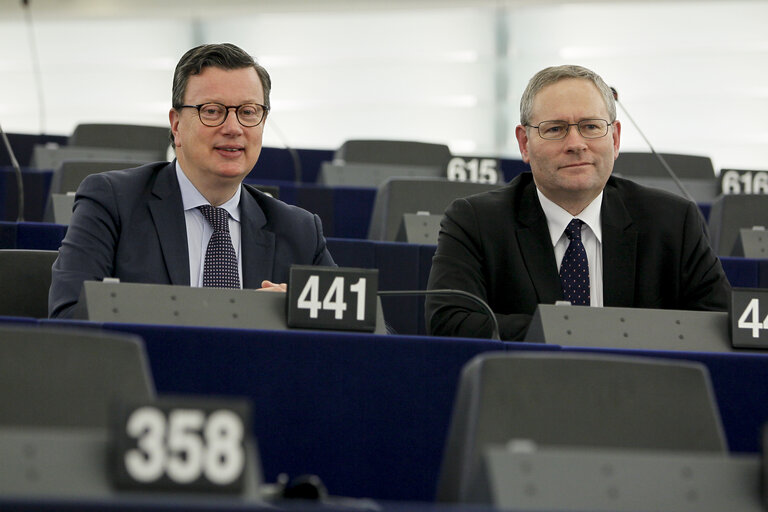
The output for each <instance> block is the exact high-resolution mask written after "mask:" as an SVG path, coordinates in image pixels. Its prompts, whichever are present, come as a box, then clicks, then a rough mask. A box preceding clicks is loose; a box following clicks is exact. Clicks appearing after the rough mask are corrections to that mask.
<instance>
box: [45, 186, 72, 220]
mask: <svg viewBox="0 0 768 512" xmlns="http://www.w3.org/2000/svg"><path fill="white" fill-rule="evenodd" d="M74 206H75V193H74V192H67V193H66V194H55V193H51V196H50V198H49V199H48V207H47V208H46V209H45V216H44V217H43V219H44V220H45V222H53V223H54V224H62V225H64V226H68V225H69V221H70V220H72V208H73V207H74Z"/></svg>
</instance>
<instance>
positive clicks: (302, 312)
mask: <svg viewBox="0 0 768 512" xmlns="http://www.w3.org/2000/svg"><path fill="white" fill-rule="evenodd" d="M378 287H379V271H378V270H377V269H363V268H333V267H317V266H311V265H294V266H292V267H291V270H290V278H289V281H288V304H287V307H288V314H287V319H288V320H287V323H288V327H303V328H308V329H332V330H343V331H368V332H372V331H373V330H374V329H375V328H376V292H377V291H378Z"/></svg>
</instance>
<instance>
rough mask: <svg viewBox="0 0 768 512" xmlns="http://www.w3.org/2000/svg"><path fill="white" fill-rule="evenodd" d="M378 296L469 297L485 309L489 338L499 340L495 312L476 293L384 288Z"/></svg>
mask: <svg viewBox="0 0 768 512" xmlns="http://www.w3.org/2000/svg"><path fill="white" fill-rule="evenodd" d="M377 293H378V295H379V296H382V295H453V296H458V297H464V298H466V299H470V300H472V301H473V302H475V303H476V304H479V305H480V307H482V308H483V311H485V313H486V314H488V316H489V317H490V319H491V339H492V340H496V341H501V336H499V321H498V320H496V314H495V313H494V312H493V310H492V309H491V307H490V306H489V305H488V303H486V302H485V301H484V300H483V299H481V298H480V297H478V296H477V295H474V294H472V293H469V292H465V291H464V290H451V289H447V288H445V289H441V290H386V291H379V292H377Z"/></svg>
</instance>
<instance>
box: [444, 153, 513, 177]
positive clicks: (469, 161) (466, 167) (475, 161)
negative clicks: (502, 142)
mask: <svg viewBox="0 0 768 512" xmlns="http://www.w3.org/2000/svg"><path fill="white" fill-rule="evenodd" d="M446 175H447V176H448V179H449V180H451V181H468V182H471V183H491V184H493V183H501V182H503V181H504V179H503V176H502V172H501V161H500V160H499V159H498V158H491V157H488V158H486V157H478V156H474V157H461V156H455V157H453V158H451V160H450V161H449V162H448V168H447V169H446Z"/></svg>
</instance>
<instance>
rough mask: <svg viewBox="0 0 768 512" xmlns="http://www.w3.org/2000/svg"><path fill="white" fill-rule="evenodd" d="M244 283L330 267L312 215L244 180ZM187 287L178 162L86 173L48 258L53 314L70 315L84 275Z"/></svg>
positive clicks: (285, 278) (256, 285)
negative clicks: (54, 253)
mask: <svg viewBox="0 0 768 512" xmlns="http://www.w3.org/2000/svg"><path fill="white" fill-rule="evenodd" d="M242 187H243V191H242V194H241V198H240V214H241V215H240V218H241V226H240V227H241V242H240V243H241V254H242V266H243V287H244V288H261V282H262V281H263V280H264V279H268V280H270V281H272V282H276V283H284V282H287V281H288V270H289V268H290V266H291V265H292V264H299V265H326V266H331V265H334V262H333V258H332V257H331V255H330V253H329V252H328V249H327V248H326V243H325V237H324V236H323V231H322V225H321V222H320V219H319V217H318V216H317V215H313V214H311V213H309V212H307V211H305V210H302V209H301V208H298V207H296V206H289V205H287V204H285V203H283V202H282V201H279V200H277V199H274V198H272V197H270V196H268V195H266V194H264V193H262V192H260V191H258V190H256V189H255V188H253V187H250V186H248V185H242ZM104 277H117V278H120V280H121V281H124V282H132V283H155V284H174V285H186V286H189V250H188V245H187V228H186V222H185V220H184V210H183V205H182V200H181V190H180V189H179V183H178V180H177V178H176V167H175V162H170V163H168V162H156V163H152V164H148V165H144V166H142V167H138V168H135V169H125V170H120V171H110V172H105V173H99V174H93V175H91V176H88V177H87V178H86V179H85V180H84V181H83V182H82V184H81V185H80V187H79V188H78V191H77V195H76V197H75V206H74V210H73V214H72V220H71V222H70V225H69V229H68V230H67V234H66V236H65V237H64V240H63V241H62V244H61V248H60V249H59V256H58V258H57V259H56V262H55V263H54V264H53V269H52V283H51V289H50V293H49V297H48V314H49V315H50V316H51V317H68V316H71V314H72V308H73V307H74V306H75V304H76V303H77V301H78V299H79V297H80V291H81V289H82V284H83V281H86V280H101V279H103V278H104Z"/></svg>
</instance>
